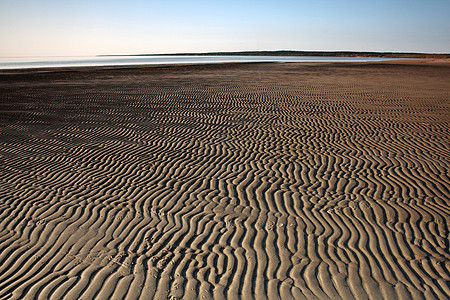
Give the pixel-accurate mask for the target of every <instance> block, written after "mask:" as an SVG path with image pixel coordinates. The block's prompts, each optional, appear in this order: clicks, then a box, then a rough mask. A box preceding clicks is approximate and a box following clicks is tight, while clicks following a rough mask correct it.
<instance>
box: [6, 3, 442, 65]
mask: <svg viewBox="0 0 450 300" xmlns="http://www.w3.org/2000/svg"><path fill="white" fill-rule="evenodd" d="M449 15H450V0H429V1H416V0H409V1H407V0H391V1H386V0H379V1H365V0H360V1H353V0H350V1H345V0H343V1H336V0H335V1H331V0H323V1H322V0H316V1H311V0H310V1H294V0H260V1H253V0H249V1H245V0H241V1H236V0H228V1H215V0H209V1H206V0H205V1H203V0H191V1H181V0H162V1H137V0H129V1H114V0H112V1H103V0H102V1H95V0H91V1H87V0H78V1H72V0H66V1H55V0H41V1H30V0H28V1H25V0H0V56H41V55H95V54H132V53H177V52H209V51H238V50H279V49H288V50H354V51H396V52H404V51H408V52H410V51H411V52H440V53H442V52H445V53H449V52H450V17H448V16H449Z"/></svg>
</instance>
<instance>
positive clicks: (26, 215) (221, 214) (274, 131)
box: [0, 62, 450, 299]
mask: <svg viewBox="0 0 450 300" xmlns="http://www.w3.org/2000/svg"><path fill="white" fill-rule="evenodd" d="M0 129H1V132H0V299H11V298H12V299H61V298H65V299H94V298H97V299H124V298H125V299H138V298H141V299H168V298H171V299H211V298H214V299H225V298H227V299H239V298H241V299H252V298H256V299H266V298H269V299H280V298H281V299H341V298H342V299H354V298H356V299H424V298H426V299H448V298H449V297H450V260H449V258H450V253H449V229H450V228H449V226H450V221H449V220H450V192H449V190H450V178H449V175H450V134H449V133H450V132H449V131H450V65H449V64H433V63H421V64H418V63H415V62H411V63H408V62H401V63H396V62H389V63H352V64H346V63H335V64H324V63H321V64H319V63H316V64H313V63H310V64H302V63H284V64H280V63H261V64H223V65H201V66H172V67H169V66H168V67H129V68H124V67H121V68H114V67H102V68H70V69H48V70H22V71H20V70H19V71H2V72H1V73H0Z"/></svg>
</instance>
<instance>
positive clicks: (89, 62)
mask: <svg viewBox="0 0 450 300" xmlns="http://www.w3.org/2000/svg"><path fill="white" fill-rule="evenodd" d="M382 60H389V59H387V58H370V57H326V56H325V57H323V56H322V57H318V56H71V57H65V56H57V57H0V69H24V68H50V67H82V66H86V67H87V66H125V65H157V64H159V65H161V64H192V63H195V64H198V63H226V62H367V61H382Z"/></svg>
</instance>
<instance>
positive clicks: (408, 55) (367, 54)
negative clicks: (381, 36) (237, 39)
mask: <svg viewBox="0 0 450 300" xmlns="http://www.w3.org/2000/svg"><path fill="white" fill-rule="evenodd" d="M97 56H99V57H105V56H319V57H320V56H328V57H379V58H450V53H414V52H358V51H293V50H277V51H235V52H204V53H160V54H100V55H97Z"/></svg>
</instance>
